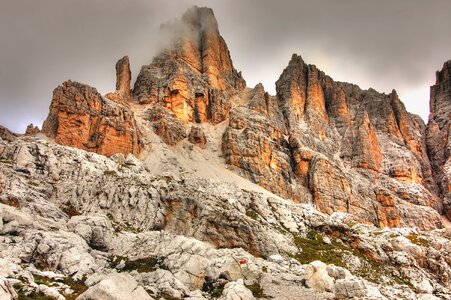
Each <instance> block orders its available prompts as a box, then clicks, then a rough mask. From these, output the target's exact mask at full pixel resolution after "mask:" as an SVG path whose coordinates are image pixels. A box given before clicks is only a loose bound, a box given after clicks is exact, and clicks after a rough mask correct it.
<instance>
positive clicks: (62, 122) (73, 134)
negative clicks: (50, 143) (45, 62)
mask: <svg viewBox="0 0 451 300" xmlns="http://www.w3.org/2000/svg"><path fill="white" fill-rule="evenodd" d="M42 131H43V133H45V134H46V135H47V136H48V137H51V138H54V139H55V141H56V142H57V143H59V144H62V145H67V146H72V147H76V148H80V149H83V150H87V151H91V152H96V153H99V154H103V155H106V156H110V155H113V154H115V153H123V154H128V153H132V154H134V155H138V154H139V153H140V152H141V150H142V149H143V145H142V142H141V133H140V132H139V130H138V128H137V126H136V122H135V119H134V115H133V112H131V111H130V110H129V109H128V108H127V107H126V106H123V105H120V104H117V103H113V102H110V101H109V100H107V99H105V98H103V97H102V96H101V95H100V94H99V93H98V92H97V90H96V89H95V88H92V87H90V86H88V85H84V84H81V83H77V82H72V81H66V82H64V83H63V85H61V86H59V87H57V88H56V89H55V90H54V92H53V99H52V103H51V105H50V112H49V115H48V116H47V119H46V120H45V121H44V124H43V126H42Z"/></svg>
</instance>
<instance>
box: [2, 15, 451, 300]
mask: <svg viewBox="0 0 451 300" xmlns="http://www.w3.org/2000/svg"><path fill="white" fill-rule="evenodd" d="M161 30H162V31H163V33H164V34H165V35H166V36H168V37H169V38H168V39H167V40H166V41H165V42H164V44H163V45H162V51H161V52H160V53H159V54H158V55H157V56H156V57H155V58H153V60H152V62H151V63H150V64H149V65H145V66H143V67H142V68H141V70H140V72H139V74H138V76H137V79H136V81H135V83H134V85H132V82H131V78H132V76H131V71H130V62H129V58H128V57H127V56H125V57H123V58H121V59H120V60H119V61H118V62H117V64H116V78H117V80H116V90H115V91H114V92H111V93H108V94H106V95H103V96H102V95H101V94H100V93H99V92H98V91H97V90H96V89H95V88H94V87H90V86H88V85H85V84H81V83H78V82H74V81H66V82H64V83H63V84H62V85H61V86H58V87H57V88H56V89H55V90H54V92H53V97H52V101H51V104H50V111H49V115H48V117H47V119H46V120H45V122H44V124H43V126H42V131H39V129H38V128H35V127H34V126H32V125H30V126H29V128H27V134H25V135H23V136H20V135H16V134H13V133H11V132H10V131H8V130H7V129H6V128H0V174H1V177H0V238H1V239H2V243H1V244H0V296H2V297H4V298H5V299H16V298H17V297H18V298H19V299H28V298H26V297H31V299H33V297H35V298H36V297H44V296H45V295H46V296H47V297H53V298H56V299H64V298H66V299H75V298H76V299H131V298H135V299H152V298H155V299H160V298H163V299H182V298H183V299H192V300H194V299H255V298H258V299H305V298H312V299H350V298H353V299H400V298H405V299H449V298H450V297H451V282H450V276H451V259H450V252H451V241H450V239H451V231H450V226H449V220H451V198H450V184H449V182H451V179H450V176H451V171H450V170H451V169H450V167H449V164H450V160H449V156H450V155H449V154H450V152H451V151H450V149H451V148H450V147H451V146H450V145H451V143H450V139H449V136H450V134H449V132H450V119H451V118H450V114H451V107H450V102H451V88H450V86H451V85H450V81H451V79H450V73H451V71H450V70H451V62H447V63H445V65H444V67H443V69H442V70H441V71H439V72H438V73H437V81H436V84H435V85H434V86H432V87H431V105H430V106H431V115H430V119H429V122H428V124H427V125H426V124H424V122H423V121H422V119H421V118H420V117H418V116H416V115H413V114H410V113H409V112H407V111H406V109H405V107H404V105H403V103H402V102H401V100H400V99H399V97H398V95H397V93H396V91H395V90H393V92H392V93H390V94H388V95H387V94H384V93H379V92H377V91H375V90H373V89H369V90H362V89H360V88H359V87H358V86H356V85H353V84H349V83H343V82H336V81H334V80H333V79H332V78H330V77H329V76H327V75H326V74H324V72H322V71H321V70H318V68H317V67H316V66H314V65H311V64H307V63H306V62H304V60H303V59H302V57H301V56H299V55H296V54H294V55H293V56H292V58H291V60H290V61H289V63H288V66H287V67H286V68H285V69H284V70H283V72H282V74H281V75H280V77H279V79H278V80H277V82H276V91H277V93H276V95H269V94H268V93H267V92H266V91H265V89H264V87H263V85H261V84H258V85H256V86H255V87H254V88H249V87H247V86H246V82H245V80H244V79H243V76H242V74H241V72H238V71H237V70H236V69H235V67H234V66H233V62H232V59H231V56H230V53H229V50H228V47H227V44H226V42H225V41H224V39H223V38H222V37H221V35H220V32H219V28H218V24H217V21H216V18H215V16H214V13H213V11H212V10H211V9H209V8H204V7H202V8H199V7H193V8H191V9H189V10H188V11H187V12H186V13H185V14H184V15H183V16H182V18H181V19H180V20H178V21H175V22H172V23H169V24H166V25H164V26H162V28H161ZM132 86H133V88H132ZM27 295H28V296H27ZM0 298H1V297H0ZM2 299H3V298H2Z"/></svg>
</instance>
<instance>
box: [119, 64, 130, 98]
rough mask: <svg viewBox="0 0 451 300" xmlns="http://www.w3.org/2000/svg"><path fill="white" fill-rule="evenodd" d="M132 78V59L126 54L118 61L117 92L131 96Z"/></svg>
mask: <svg viewBox="0 0 451 300" xmlns="http://www.w3.org/2000/svg"><path fill="white" fill-rule="evenodd" d="M131 79H132V74H131V72H130V61H129V59H128V56H124V57H122V58H121V59H120V60H118V61H117V63H116V92H117V93H119V94H120V95H123V96H124V97H127V98H131V91H130V81H131Z"/></svg>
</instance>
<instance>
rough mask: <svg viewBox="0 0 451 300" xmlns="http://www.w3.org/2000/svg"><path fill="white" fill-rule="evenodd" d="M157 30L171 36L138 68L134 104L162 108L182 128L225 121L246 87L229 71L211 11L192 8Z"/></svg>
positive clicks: (224, 49)
mask: <svg viewBox="0 0 451 300" xmlns="http://www.w3.org/2000/svg"><path fill="white" fill-rule="evenodd" d="M171 26H173V27H177V28H172V27H171ZM162 30H163V34H164V33H167V32H176V33H175V34H173V40H172V41H171V43H170V45H169V47H168V48H166V49H165V50H164V51H163V52H162V53H161V54H160V55H159V56H157V57H155V58H154V60H153V62H152V63H151V64H150V65H148V66H143V67H142V69H141V72H140V73H139V75H138V78H137V80H136V82H135V87H134V89H133V94H134V96H135V97H136V99H137V101H138V102H139V103H151V104H158V105H161V106H164V107H165V108H167V109H168V110H170V111H172V112H173V114H174V116H175V117H176V118H177V119H178V120H179V121H181V122H182V123H189V122H196V123H203V122H206V121H210V122H212V123H219V122H222V121H224V120H225V119H226V118H227V116H228V113H229V111H230V109H231V108H232V105H233V101H232V99H231V97H232V96H234V95H235V94H236V93H237V92H239V91H241V90H243V89H244V88H245V85H246V83H245V81H244V79H243V78H242V77H241V73H239V72H237V71H236V70H235V69H234V67H233V64H232V60H231V58H230V54H229V50H228V49H227V45H226V43H225V41H224V39H223V38H222V37H221V35H220V34H219V30H218V24H217V22H216V19H215V17H214V14H213V11H212V10H211V9H209V8H198V7H193V8H191V9H189V10H188V11H187V12H186V13H185V14H184V15H183V17H182V20H181V21H180V22H179V23H177V24H174V25H167V26H166V27H163V28H162Z"/></svg>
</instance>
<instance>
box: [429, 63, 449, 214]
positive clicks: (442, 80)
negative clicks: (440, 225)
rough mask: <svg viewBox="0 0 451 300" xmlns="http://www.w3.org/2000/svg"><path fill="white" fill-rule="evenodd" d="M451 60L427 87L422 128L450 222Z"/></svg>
mask: <svg viewBox="0 0 451 300" xmlns="http://www.w3.org/2000/svg"><path fill="white" fill-rule="evenodd" d="M450 74H451V60H449V61H447V62H445V63H444V64H443V68H442V69H441V70H440V71H437V72H436V83H435V85H433V86H431V99H430V115H429V122H428V125H427V128H426V143H427V150H428V155H429V157H430V160H431V165H432V169H433V171H434V179H435V181H436V182H437V183H438V186H439V188H440V194H441V196H442V199H443V207H444V212H445V214H446V215H447V216H448V218H449V219H451V174H450V172H449V170H450V168H451V167H450V166H451V158H450V157H451V139H450V137H451V76H450Z"/></svg>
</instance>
